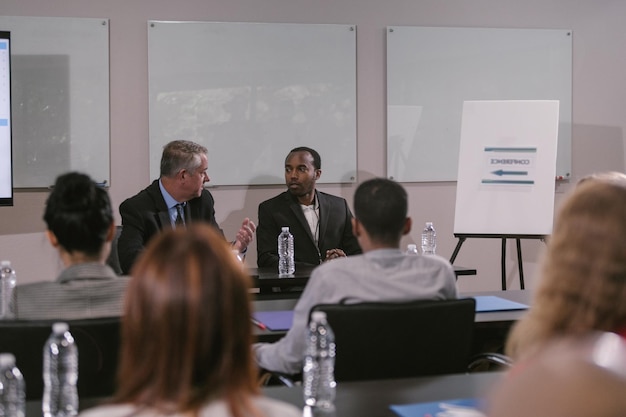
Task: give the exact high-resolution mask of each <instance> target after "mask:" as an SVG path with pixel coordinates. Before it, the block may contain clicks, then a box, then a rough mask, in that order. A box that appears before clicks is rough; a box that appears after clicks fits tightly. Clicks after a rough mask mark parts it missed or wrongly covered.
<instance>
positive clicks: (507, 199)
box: [454, 101, 559, 235]
mask: <svg viewBox="0 0 626 417" xmlns="http://www.w3.org/2000/svg"><path fill="white" fill-rule="evenodd" d="M558 118H559V102H558V101H467V102H465V103H464V105H463V121H462V123H461V154H460V157H459V180H458V183H457V187H456V210H455V215H454V233H455V234H488V235H500V234H509V235H549V234H551V233H552V219H553V217H554V188H555V187H554V176H555V166H556V165H555V162H556V152H557V149H556V148H557V146H556V145H557V132H558Z"/></svg>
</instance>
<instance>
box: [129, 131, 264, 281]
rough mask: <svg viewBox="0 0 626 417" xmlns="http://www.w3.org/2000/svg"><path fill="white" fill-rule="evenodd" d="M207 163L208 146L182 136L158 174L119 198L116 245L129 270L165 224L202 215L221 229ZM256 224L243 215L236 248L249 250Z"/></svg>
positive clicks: (167, 150)
mask: <svg viewBox="0 0 626 417" xmlns="http://www.w3.org/2000/svg"><path fill="white" fill-rule="evenodd" d="M207 168H208V161H207V149H206V148H205V147H204V146H201V145H198V144H196V143H194V142H190V141H184V140H178V141H173V142H170V143H168V144H167V145H165V147H164V148H163V155H162V157H161V175H160V178H159V179H158V180H154V181H153V182H152V184H150V185H149V186H148V187H147V188H145V189H144V190H142V191H140V192H139V194H137V195H135V196H133V197H131V198H129V199H127V200H125V201H124V202H123V203H122V204H120V214H121V215H122V233H121V234H120V237H119V239H118V243H117V248H118V256H119V260H120V266H121V267H122V271H123V272H124V273H125V274H127V273H129V271H130V269H131V267H132V265H133V263H134V262H135V259H136V258H137V256H138V255H139V253H140V252H141V251H142V250H143V248H144V246H145V245H146V243H147V242H148V241H149V240H150V238H152V236H154V235H155V234H156V233H158V232H159V231H161V230H163V229H165V228H169V227H176V226H177V225H184V224H187V223H190V222H197V221H200V222H206V223H208V224H210V225H212V226H214V227H215V228H216V229H218V230H220V231H221V229H220V228H219V226H218V224H217V222H216V220H215V208H214V200H213V196H212V195H211V193H210V192H209V191H208V190H206V189H204V183H205V182H209V180H210V179H209V176H208V174H207ZM255 229H256V226H255V225H254V223H253V222H252V221H251V220H250V219H248V218H246V219H244V221H243V223H242V225H241V228H240V229H239V232H238V233H237V236H236V238H235V240H234V241H233V243H232V245H233V249H236V250H238V251H239V252H240V253H245V251H246V249H247V247H248V244H249V243H250V241H252V238H253V237H254V231H255Z"/></svg>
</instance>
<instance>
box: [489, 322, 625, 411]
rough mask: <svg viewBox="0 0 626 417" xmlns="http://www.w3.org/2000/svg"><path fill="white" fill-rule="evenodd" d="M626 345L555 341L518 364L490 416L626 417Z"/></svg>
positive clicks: (495, 396) (593, 339) (611, 337)
mask: <svg viewBox="0 0 626 417" xmlns="http://www.w3.org/2000/svg"><path fill="white" fill-rule="evenodd" d="M624 393H626V341H624V339H623V338H621V337H619V336H618V335H616V334H614V333H603V332H597V333H591V334H589V335H586V336H583V337H575V338H574V337H569V338H564V339H555V340H553V341H552V342H550V343H548V344H547V345H545V346H544V348H542V349H541V350H540V351H539V352H536V353H535V354H533V355H531V356H530V357H527V358H526V359H525V360H523V361H521V362H519V363H518V364H516V365H515V366H514V367H513V368H512V369H511V370H510V371H509V373H508V374H507V375H506V376H505V377H504V379H503V380H502V381H501V382H500V383H498V384H496V386H495V389H494V390H493V392H491V393H490V395H489V396H488V400H487V402H486V403H487V415H488V416H489V417H529V416H532V417H589V416H593V417H623V416H626V395H624Z"/></svg>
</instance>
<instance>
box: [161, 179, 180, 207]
mask: <svg viewBox="0 0 626 417" xmlns="http://www.w3.org/2000/svg"><path fill="white" fill-rule="evenodd" d="M159 189H160V190H161V195H162V196H163V200H165V205H166V206H167V208H168V209H171V208H172V207H174V206H175V205H176V204H178V203H179V202H178V201H176V199H175V198H174V197H172V195H171V194H170V193H168V192H167V190H166V189H165V186H164V185H163V182H161V179H160V178H159Z"/></svg>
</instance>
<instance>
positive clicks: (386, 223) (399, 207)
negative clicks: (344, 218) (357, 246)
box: [354, 178, 408, 245]
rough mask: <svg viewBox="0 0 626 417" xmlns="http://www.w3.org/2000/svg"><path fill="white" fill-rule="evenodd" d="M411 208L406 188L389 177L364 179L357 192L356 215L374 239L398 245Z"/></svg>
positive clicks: (355, 195) (355, 197)
mask: <svg viewBox="0 0 626 417" xmlns="http://www.w3.org/2000/svg"><path fill="white" fill-rule="evenodd" d="M407 211H408V197H407V194H406V191H405V190H404V188H403V187H402V186H401V185H400V184H398V183H397V182H395V181H392V180H388V179H386V178H374V179H371V180H367V181H364V182H362V183H361V184H360V185H359V186H358V187H357V189H356V191H355V193H354V217H355V218H356V219H357V220H358V221H359V222H360V223H361V224H362V225H363V227H365V229H366V230H367V233H368V234H369V236H370V238H371V239H372V240H376V241H378V242H384V243H388V244H392V245H397V244H398V243H399V241H400V238H401V237H402V233H403V230H404V226H405V222H406V217H407Z"/></svg>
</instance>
